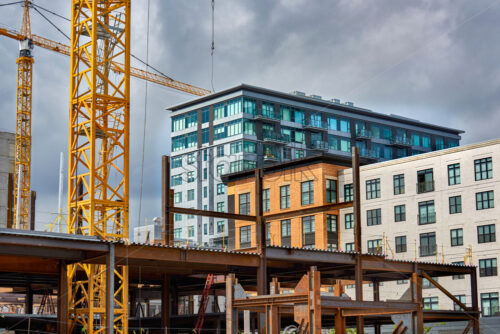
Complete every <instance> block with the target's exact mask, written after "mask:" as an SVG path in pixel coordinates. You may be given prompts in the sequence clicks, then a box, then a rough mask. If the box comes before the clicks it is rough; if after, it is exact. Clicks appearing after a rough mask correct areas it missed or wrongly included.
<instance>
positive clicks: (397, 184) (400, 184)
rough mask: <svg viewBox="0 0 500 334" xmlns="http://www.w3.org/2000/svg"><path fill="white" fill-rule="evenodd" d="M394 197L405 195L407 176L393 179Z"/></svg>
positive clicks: (400, 175) (399, 175) (395, 176)
mask: <svg viewBox="0 0 500 334" xmlns="http://www.w3.org/2000/svg"><path fill="white" fill-rule="evenodd" d="M392 180H393V188H394V195H403V194H404V193H405V175H404V174H398V175H394V176H393V178H392Z"/></svg>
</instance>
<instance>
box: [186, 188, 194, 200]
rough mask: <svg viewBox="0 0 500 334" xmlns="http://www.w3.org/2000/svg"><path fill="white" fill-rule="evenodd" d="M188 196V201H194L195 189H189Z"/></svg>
mask: <svg viewBox="0 0 500 334" xmlns="http://www.w3.org/2000/svg"><path fill="white" fill-rule="evenodd" d="M187 196H188V198H187V200H188V201H194V189H189V190H188V192H187Z"/></svg>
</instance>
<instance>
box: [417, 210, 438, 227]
mask: <svg viewBox="0 0 500 334" xmlns="http://www.w3.org/2000/svg"><path fill="white" fill-rule="evenodd" d="M435 222H436V213H435V212H429V213H426V214H424V215H418V224H419V225H425V224H434V223H435Z"/></svg>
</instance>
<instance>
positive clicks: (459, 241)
mask: <svg viewBox="0 0 500 334" xmlns="http://www.w3.org/2000/svg"><path fill="white" fill-rule="evenodd" d="M450 238H451V246H452V247H455V246H463V244H464V231H463V229H461V228H457V229H453V230H450Z"/></svg>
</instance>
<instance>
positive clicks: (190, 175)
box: [187, 171, 194, 183]
mask: <svg viewBox="0 0 500 334" xmlns="http://www.w3.org/2000/svg"><path fill="white" fill-rule="evenodd" d="M187 181H188V183H191V182H194V171H191V172H188V173H187Z"/></svg>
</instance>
